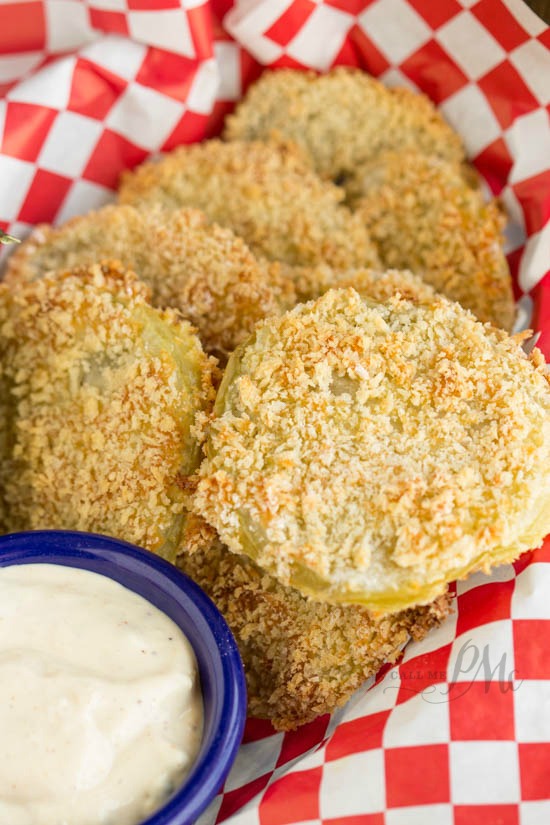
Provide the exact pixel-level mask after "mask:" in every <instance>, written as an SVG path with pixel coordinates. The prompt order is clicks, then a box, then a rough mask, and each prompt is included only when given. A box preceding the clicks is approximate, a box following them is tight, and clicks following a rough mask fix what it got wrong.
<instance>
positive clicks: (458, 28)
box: [436, 11, 506, 80]
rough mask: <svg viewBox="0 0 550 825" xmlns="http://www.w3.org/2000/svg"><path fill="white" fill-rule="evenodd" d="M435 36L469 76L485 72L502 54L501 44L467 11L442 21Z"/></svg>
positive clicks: (499, 61) (500, 59)
mask: <svg viewBox="0 0 550 825" xmlns="http://www.w3.org/2000/svg"><path fill="white" fill-rule="evenodd" d="M436 38H437V40H438V41H439V42H440V43H441V45H442V46H443V48H444V49H445V51H446V52H448V53H449V54H450V56H451V57H452V58H453V60H454V61H455V63H457V65H458V66H460V68H461V69H462V70H463V72H464V73H465V74H466V76H467V77H469V78H471V79H472V80H476V79H477V78H478V77H481V76H482V75H484V74H487V72H489V71H490V70H491V69H494V67H495V66H498V64H499V63H502V61H503V60H504V58H505V57H506V52H505V51H504V49H503V48H502V46H501V45H500V44H499V43H497V41H496V40H495V38H494V37H493V36H492V35H491V34H490V33H489V32H488V31H487V29H486V28H485V27H484V26H482V25H481V23H480V22H479V21H478V20H476V18H475V17H474V16H473V15H472V14H470V12H468V11H463V12H461V13H460V14H457V15H456V17H453V18H452V19H451V20H449V22H448V23H445V25H444V26H442V27H441V28H440V29H439V30H438V32H437V34H436Z"/></svg>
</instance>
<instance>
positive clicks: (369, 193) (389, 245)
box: [356, 152, 514, 330]
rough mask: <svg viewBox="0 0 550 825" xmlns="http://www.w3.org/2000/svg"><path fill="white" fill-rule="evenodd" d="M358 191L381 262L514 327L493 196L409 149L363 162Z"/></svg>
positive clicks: (484, 318) (502, 221)
mask: <svg viewBox="0 0 550 825" xmlns="http://www.w3.org/2000/svg"><path fill="white" fill-rule="evenodd" d="M359 193H360V194H359ZM357 194H358V201H357V203H356V208H357V212H356V214H357V215H360V216H361V217H362V218H363V220H364V221H365V225H366V227H367V229H368V231H369V233H370V235H371V237H372V239H373V240H374V242H375V243H376V244H377V247H378V252H379V254H380V257H381V259H382V261H383V263H384V265H385V266H387V267H388V268H398V269H403V268H406V269H411V270H412V271H413V272H415V273H416V274H417V275H420V276H421V277H422V278H423V279H424V280H425V281H427V282H428V283H430V284H431V285H432V286H433V287H434V288H435V289H436V290H437V291H438V292H441V293H442V294H443V295H446V296H447V297H448V298H451V299H452V300H454V301H458V302H459V303H460V304H462V306H463V307H465V308H466V309H471V310H472V312H473V313H474V314H475V315H477V317H478V318H479V319H480V320H481V321H491V323H493V324H495V325H496V326H500V327H502V328H503V329H507V330H510V329H511V328H512V325H513V321H514V297H513V293H512V279H511V277H510V271H509V269H508V264H507V263H506V257H505V255H504V250H503V243H504V238H503V229H504V225H505V217H504V214H503V213H502V212H501V210H500V208H499V206H498V205H497V203H496V202H495V201H492V202H490V203H485V201H484V199H483V196H482V193H481V192H480V191H479V190H474V189H472V188H471V187H469V186H468V185H467V184H466V183H465V182H464V180H463V179H462V177H461V176H460V174H459V172H458V171H457V169H456V168H455V167H454V166H452V165H450V164H448V163H445V162H444V161H441V160H438V159H433V158H427V157H425V156H423V155H421V154H418V153H413V152H411V153H398V152H391V153H387V154H384V155H380V156H379V157H378V158H377V160H376V162H373V163H371V164H368V165H365V166H363V167H362V168H361V169H360V170H358V171H357Z"/></svg>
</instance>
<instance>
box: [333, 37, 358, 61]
mask: <svg viewBox="0 0 550 825" xmlns="http://www.w3.org/2000/svg"><path fill="white" fill-rule="evenodd" d="M332 65H333V66H353V67H354V68H357V67H358V66H359V57H358V55H357V52H356V51H355V48H354V46H353V43H352V41H351V40H350V38H349V34H348V37H346V39H345V40H344V42H343V43H342V46H341V48H340V51H339V52H338V54H337V55H336V57H335V58H334V60H333V61H332Z"/></svg>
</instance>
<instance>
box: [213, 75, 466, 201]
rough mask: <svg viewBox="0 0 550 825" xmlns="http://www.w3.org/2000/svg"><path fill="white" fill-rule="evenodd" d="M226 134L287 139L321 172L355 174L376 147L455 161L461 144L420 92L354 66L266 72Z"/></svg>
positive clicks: (331, 175)
mask: <svg viewBox="0 0 550 825" xmlns="http://www.w3.org/2000/svg"><path fill="white" fill-rule="evenodd" d="M225 136H226V138H228V139H229V140H258V139H262V140H266V139H268V138H277V139H281V138H286V139H287V140H292V141H293V142H294V143H296V144H297V145H298V146H299V147H300V148H301V149H302V151H303V152H304V153H305V154H306V155H307V156H308V157H309V158H310V159H311V161H312V163H313V166H314V168H315V169H316V171H317V172H318V173H319V174H321V175H322V176H323V177H328V178H331V179H332V180H336V181H339V180H340V179H341V178H343V179H344V185H346V182H347V180H348V178H351V179H353V177H354V174H355V169H356V167H357V165H358V164H361V163H364V162H365V161H368V160H371V159H372V158H374V157H375V156H376V155H377V154H378V153H379V152H381V151H385V150H389V149H395V150H398V151H404V150H407V149H416V150H418V151H420V152H423V153H424V154H427V155H435V156H438V157H442V158H446V159H448V160H449V161H452V162H455V163H457V164H460V162H461V161H462V160H463V158H464V148H463V145H462V141H461V140H460V138H459V136H458V135H457V134H456V133H455V132H454V131H453V130H452V129H451V128H450V126H448V124H447V123H445V121H444V120H443V118H442V117H441V115H440V114H439V113H438V112H437V110H436V109H435V107H434V105H433V104H432V103H431V101H430V100H428V98H427V97H426V96H425V95H422V94H415V93H414V92H411V91H409V90H408V89H388V88H386V87H385V86H383V85H382V84H381V83H380V82H379V81H377V80H375V79H374V78H373V77H370V76H369V75H368V74H366V73H365V72H363V71H361V70H358V69H351V68H345V67H341V66H340V67H337V68H335V69H332V70H331V71H329V72H328V73H327V74H324V75H321V76H318V75H316V74H315V73H313V72H302V71H295V70H292V69H283V70H278V71H275V72H270V71H266V72H264V73H263V75H262V76H261V77H260V79H259V80H258V81H257V82H256V83H255V84H254V85H253V86H251V87H250V89H249V90H248V92H247V94H246V95H245V98H244V100H243V101H242V102H241V103H240V104H239V105H238V106H237V109H236V111H235V113H234V114H233V115H230V116H229V117H228V119H227V123H226V129H225Z"/></svg>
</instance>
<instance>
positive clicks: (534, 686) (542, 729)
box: [514, 679, 550, 742]
mask: <svg viewBox="0 0 550 825" xmlns="http://www.w3.org/2000/svg"><path fill="white" fill-rule="evenodd" d="M514 687H515V692H514V718H515V721H516V739H517V741H518V742H547V741H548V739H549V734H550V682H549V681H547V680H541V681H538V680H536V679H534V680H530V679H529V680H526V679H524V680H523V681H522V682H518V683H517V684H516V685H515V686H514Z"/></svg>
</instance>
